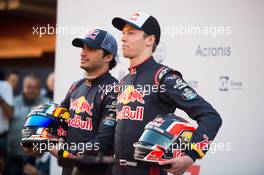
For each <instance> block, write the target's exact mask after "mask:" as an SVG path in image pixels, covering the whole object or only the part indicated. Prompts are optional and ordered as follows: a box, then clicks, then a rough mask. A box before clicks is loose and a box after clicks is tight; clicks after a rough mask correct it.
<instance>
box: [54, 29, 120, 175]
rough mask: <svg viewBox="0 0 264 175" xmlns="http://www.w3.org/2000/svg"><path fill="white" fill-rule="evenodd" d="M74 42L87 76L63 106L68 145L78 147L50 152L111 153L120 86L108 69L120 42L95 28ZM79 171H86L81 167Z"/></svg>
mask: <svg viewBox="0 0 264 175" xmlns="http://www.w3.org/2000/svg"><path fill="white" fill-rule="evenodd" d="M72 45H73V46H75V47H79V48H81V54H80V56H81V59H80V68H81V69H83V70H84V71H85V73H86V75H85V78H83V79H81V80H78V81H76V82H75V83H73V84H72V86H71V88H70V89H69V91H68V93H67V95H66V97H65V99H64V100H63V102H62V103H61V105H62V106H64V107H66V108H67V109H68V110H69V112H70V116H71V117H70V119H69V121H68V122H69V123H68V131H67V137H66V144H67V145H68V146H70V145H72V146H74V145H75V146H76V148H77V149H70V148H69V149H60V150H56V149H54V150H52V151H51V153H52V154H53V155H54V156H56V157H58V156H61V157H75V156H78V155H79V154H82V153H85V154H88V155H97V154H98V153H99V152H102V153H103V154H109V153H110V151H111V149H112V146H113V140H114V130H115V122H116V121H115V120H116V119H115V116H116V110H115V105H116V95H117V93H116V91H115V89H114V87H116V86H117V85H118V81H117V80H116V79H115V78H114V77H113V76H112V75H111V74H110V73H109V70H111V69H113V68H114V67H115V66H116V63H117V61H116V57H117V42H116V40H115V38H114V37H113V36H112V35H111V34H110V33H109V32H107V31H105V30H101V29H93V30H91V31H90V32H89V33H88V34H87V36H86V37H85V38H75V39H74V40H73V41H72ZM81 144H82V145H83V144H85V145H87V146H82V145H81ZM80 146H81V148H80ZM82 148H83V149H82ZM86 148H88V149H86ZM71 173H72V168H71V167H63V174H64V175H67V174H71ZM80 174H87V172H85V171H83V170H81V171H80Z"/></svg>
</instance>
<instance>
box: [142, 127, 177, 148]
mask: <svg viewBox="0 0 264 175" xmlns="http://www.w3.org/2000/svg"><path fill="white" fill-rule="evenodd" d="M139 141H141V142H145V143H150V144H153V145H160V146H163V147H168V146H170V145H171V144H172V141H171V139H169V138H168V137H166V136H164V135H162V134H160V133H158V132H156V131H154V130H150V129H147V130H145V131H144V133H143V134H142V136H141V137H140V138H139Z"/></svg>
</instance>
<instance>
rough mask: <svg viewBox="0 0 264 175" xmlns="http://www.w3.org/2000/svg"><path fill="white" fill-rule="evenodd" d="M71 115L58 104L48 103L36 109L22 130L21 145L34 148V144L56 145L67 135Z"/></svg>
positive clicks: (30, 114) (27, 118) (29, 115)
mask: <svg viewBox="0 0 264 175" xmlns="http://www.w3.org/2000/svg"><path fill="white" fill-rule="evenodd" d="M69 118H70V113H69V111H68V109H67V108H64V107H61V106H59V105H58V104H56V103H46V104H42V105H39V106H37V107H35V108H34V109H33V110H32V111H31V112H30V113H29V114H28V115H27V117H26V122H25V124H24V126H23V128H22V133H21V134H22V139H21V143H22V145H23V146H32V144H33V143H39V142H41V143H47V142H53V143H56V142H58V141H59V139H64V138H65V137H66V134H67V128H68V119H69Z"/></svg>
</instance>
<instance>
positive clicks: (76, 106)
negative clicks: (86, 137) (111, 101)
mask: <svg viewBox="0 0 264 175" xmlns="http://www.w3.org/2000/svg"><path fill="white" fill-rule="evenodd" d="M92 109H93V103H92V104H91V105H90V104H89V102H88V101H87V100H86V99H85V97H84V96H81V97H80V98H77V99H76V100H71V105H70V110H74V111H75V113H76V114H79V113H81V112H86V113H87V114H89V115H93V114H92V111H91V110H92Z"/></svg>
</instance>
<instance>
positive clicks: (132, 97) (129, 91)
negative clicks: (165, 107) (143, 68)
mask: <svg viewBox="0 0 264 175" xmlns="http://www.w3.org/2000/svg"><path fill="white" fill-rule="evenodd" d="M144 96H145V95H144V94H143V93H141V92H139V91H138V90H137V89H135V88H134V87H133V86H128V87H127V88H126V89H125V90H124V91H123V92H122V93H121V94H120V95H119V96H118V97H117V101H118V103H122V104H125V105H126V104H128V103H130V102H136V101H137V102H139V103H141V104H145V100H144V99H143V98H144Z"/></svg>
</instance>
